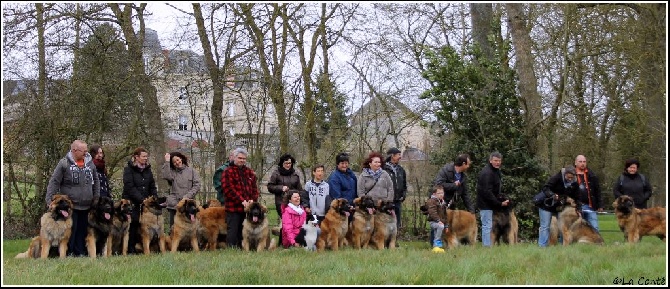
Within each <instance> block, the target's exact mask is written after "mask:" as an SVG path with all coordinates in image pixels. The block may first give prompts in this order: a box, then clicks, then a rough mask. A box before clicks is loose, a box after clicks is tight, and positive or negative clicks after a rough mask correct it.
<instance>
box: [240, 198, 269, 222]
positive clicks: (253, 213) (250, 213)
mask: <svg viewBox="0 0 670 289" xmlns="http://www.w3.org/2000/svg"><path fill="white" fill-rule="evenodd" d="M245 211H246V213H247V220H249V222H251V223H253V224H260V223H261V222H263V220H264V219H265V213H266V212H267V209H266V208H265V207H263V205H261V203H258V202H253V203H251V205H249V207H248V208H247V209H246V210H245Z"/></svg>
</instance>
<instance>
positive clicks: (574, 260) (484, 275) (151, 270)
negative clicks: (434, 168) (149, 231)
mask: <svg viewBox="0 0 670 289" xmlns="http://www.w3.org/2000/svg"><path fill="white" fill-rule="evenodd" d="M271 215H272V214H271ZM600 227H601V230H603V234H602V235H603V237H604V238H605V242H606V244H605V245H604V246H596V245H582V244H578V245H572V246H568V247H563V246H554V247H549V248H538V247H537V244H536V243H523V244H519V245H516V246H506V245H503V246H496V247H493V248H483V247H481V244H480V243H478V244H476V245H475V246H472V247H458V248H455V249H452V250H448V251H447V252H446V253H445V254H436V253H432V252H431V251H430V246H429V244H428V242H426V241H423V240H417V241H413V242H401V248H399V249H397V250H393V251H390V250H384V251H376V250H372V249H366V250H354V249H351V248H345V249H343V250H340V251H338V252H332V251H326V252H322V253H315V252H307V251H305V250H303V249H299V248H293V249H289V250H285V249H277V250H275V251H273V252H260V253H258V252H243V251H240V250H234V249H225V250H218V251H215V252H199V253H194V252H180V253H176V254H153V255H151V256H143V255H133V256H126V257H124V256H113V257H110V258H99V259H97V260H91V259H89V258H66V259H65V260H59V259H48V260H34V259H14V256H15V255H16V254H17V253H19V252H22V251H25V250H26V249H27V246H28V240H12V241H4V240H3V242H2V243H3V244H2V249H3V250H2V255H3V285H68V284H72V285H290V284H295V285H385V284H387V285H610V286H611V285H617V284H616V283H621V282H622V281H621V280H623V281H624V282H623V283H628V282H629V281H631V280H632V281H631V282H632V283H633V284H634V285H637V284H638V283H637V282H642V283H644V282H647V283H650V282H651V283H662V285H665V284H666V283H665V282H666V280H667V279H666V278H667V261H666V259H667V246H666V244H665V243H663V242H661V241H660V240H659V239H658V238H656V237H645V238H643V239H642V242H641V243H639V244H623V243H621V242H620V241H621V240H623V234H622V233H621V232H617V231H614V229H617V230H618V228H616V221H615V220H614V216H613V215H602V216H600ZM610 231H612V232H610ZM643 285H644V284H643Z"/></svg>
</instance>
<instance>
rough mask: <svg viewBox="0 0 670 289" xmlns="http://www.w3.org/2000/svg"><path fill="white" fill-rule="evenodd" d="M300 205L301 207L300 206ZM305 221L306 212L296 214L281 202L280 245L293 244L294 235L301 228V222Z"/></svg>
mask: <svg viewBox="0 0 670 289" xmlns="http://www.w3.org/2000/svg"><path fill="white" fill-rule="evenodd" d="M300 207H301V208H303V207H302V206H300ZM304 209H305V208H303V210H304ZM306 221H307V213H306V212H304V211H303V212H302V214H301V215H298V213H297V212H296V211H294V210H293V209H292V208H291V207H289V206H288V205H283V204H282V214H281V229H282V245H283V246H284V248H290V247H292V246H295V237H296V236H298V234H299V233H300V229H302V224H304V223H305V222H306Z"/></svg>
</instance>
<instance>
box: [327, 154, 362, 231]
mask: <svg viewBox="0 0 670 289" xmlns="http://www.w3.org/2000/svg"><path fill="white" fill-rule="evenodd" d="M335 165H337V169H336V170H335V171H333V172H332V173H331V174H330V176H329V177H328V185H329V186H330V197H331V198H333V199H339V198H344V199H346V200H347V202H349V204H353V203H354V199H355V198H356V194H357V192H358V190H357V186H358V180H357V178H356V174H354V171H352V170H351V169H350V168H349V155H347V154H346V153H340V154H338V155H337V157H335ZM350 218H353V214H351V215H350Z"/></svg>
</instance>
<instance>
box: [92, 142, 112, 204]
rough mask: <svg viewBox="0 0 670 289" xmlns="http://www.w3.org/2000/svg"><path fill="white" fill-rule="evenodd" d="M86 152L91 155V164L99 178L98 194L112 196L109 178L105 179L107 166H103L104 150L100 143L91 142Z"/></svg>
mask: <svg viewBox="0 0 670 289" xmlns="http://www.w3.org/2000/svg"><path fill="white" fill-rule="evenodd" d="M88 153H89V154H91V156H92V157H93V164H94V165H95V170H96V171H97V172H98V178H99V179H100V196H101V197H110V198H112V191H111V190H110V188H109V180H108V179H107V167H105V152H104V151H103V150H102V147H101V146H100V145H98V144H92V145H91V147H90V148H89V149H88Z"/></svg>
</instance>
